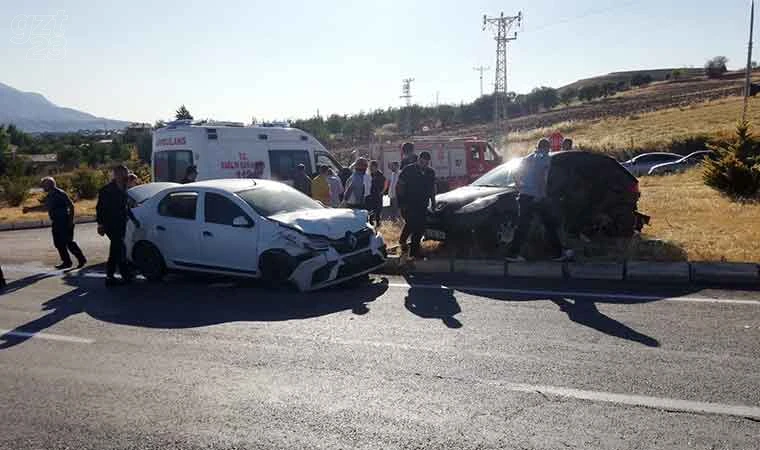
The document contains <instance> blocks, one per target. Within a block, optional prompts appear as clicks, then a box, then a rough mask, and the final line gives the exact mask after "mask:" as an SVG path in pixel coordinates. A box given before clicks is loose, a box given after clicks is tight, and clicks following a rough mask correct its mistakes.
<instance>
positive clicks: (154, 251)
mask: <svg viewBox="0 0 760 450" xmlns="http://www.w3.org/2000/svg"><path fill="white" fill-rule="evenodd" d="M133 259H134V262H135V265H136V266H137V269H138V270H139V271H140V273H142V274H143V276H144V277H145V278H147V279H148V281H154V282H157V281H161V280H163V279H164V276H165V275H166V262H164V257H163V256H162V255H161V252H160V251H159V250H158V248H156V246H155V245H153V244H151V243H149V242H140V243H139V244H137V247H136V248H135V250H134V254H133Z"/></svg>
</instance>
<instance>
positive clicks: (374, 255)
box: [290, 234, 387, 292]
mask: <svg viewBox="0 0 760 450" xmlns="http://www.w3.org/2000/svg"><path fill="white" fill-rule="evenodd" d="M386 258H387V252H386V248H385V242H384V241H383V238H382V237H381V236H380V235H379V234H376V235H374V236H373V237H372V238H370V242H369V246H367V247H364V248H361V249H358V250H356V251H354V252H351V253H343V254H341V253H338V251H337V250H336V249H335V248H333V247H330V248H329V249H328V250H326V251H323V252H319V253H318V254H317V255H316V256H314V257H312V258H309V259H306V260H304V261H302V262H301V263H300V264H299V265H298V267H296V269H295V270H294V271H293V273H292V274H291V276H290V281H291V282H293V283H294V284H295V285H296V287H297V288H298V290H300V291H303V292H305V291H314V290H317V289H322V288H325V287H328V286H332V285H335V284H340V283H342V282H344V281H347V280H350V279H351V278H355V277H358V276H362V275H365V274H368V273H370V272H372V271H373V270H376V269H378V268H380V267H382V266H383V265H385V261H386Z"/></svg>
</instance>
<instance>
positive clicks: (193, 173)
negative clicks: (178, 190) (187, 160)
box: [180, 166, 198, 184]
mask: <svg viewBox="0 0 760 450" xmlns="http://www.w3.org/2000/svg"><path fill="white" fill-rule="evenodd" d="M197 179H198V168H197V167H195V166H189V167H188V168H187V169H185V178H183V179H182V181H180V184H187V183H195V180H197Z"/></svg>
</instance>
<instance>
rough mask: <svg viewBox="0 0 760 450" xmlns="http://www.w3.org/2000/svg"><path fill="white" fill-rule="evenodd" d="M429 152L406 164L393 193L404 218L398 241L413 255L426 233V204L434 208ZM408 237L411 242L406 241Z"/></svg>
mask: <svg viewBox="0 0 760 450" xmlns="http://www.w3.org/2000/svg"><path fill="white" fill-rule="evenodd" d="M431 159H432V158H431V156H430V153H428V152H422V153H420V156H419V158H417V162H416V163H415V164H412V165H409V166H407V167H406V168H405V169H404V170H402V171H401V175H399V180H398V185H397V186H396V196H397V197H398V204H399V207H400V208H401V215H402V217H403V218H404V221H405V223H404V228H403V230H401V237H400V238H399V244H400V245H401V251H402V252H403V253H406V251H407V249H408V250H409V256H411V257H412V258H416V257H418V256H419V253H420V243H421V241H422V235H423V234H424V233H425V216H426V214H427V209H428V206H432V207H433V208H435V171H434V170H433V169H431V168H430V160H431ZM409 237H411V239H412V243H411V245H410V246H408V245H407V239H409Z"/></svg>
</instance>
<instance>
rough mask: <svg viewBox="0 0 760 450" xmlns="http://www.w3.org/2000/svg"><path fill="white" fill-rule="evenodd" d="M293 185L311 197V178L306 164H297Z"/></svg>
mask: <svg viewBox="0 0 760 450" xmlns="http://www.w3.org/2000/svg"><path fill="white" fill-rule="evenodd" d="M293 187H294V188H296V189H298V190H299V191H301V192H302V193H303V194H305V195H308V196H309V197H311V178H309V175H307V174H306V166H305V165H304V164H299V165H298V166H296V172H295V173H294V174H293Z"/></svg>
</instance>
